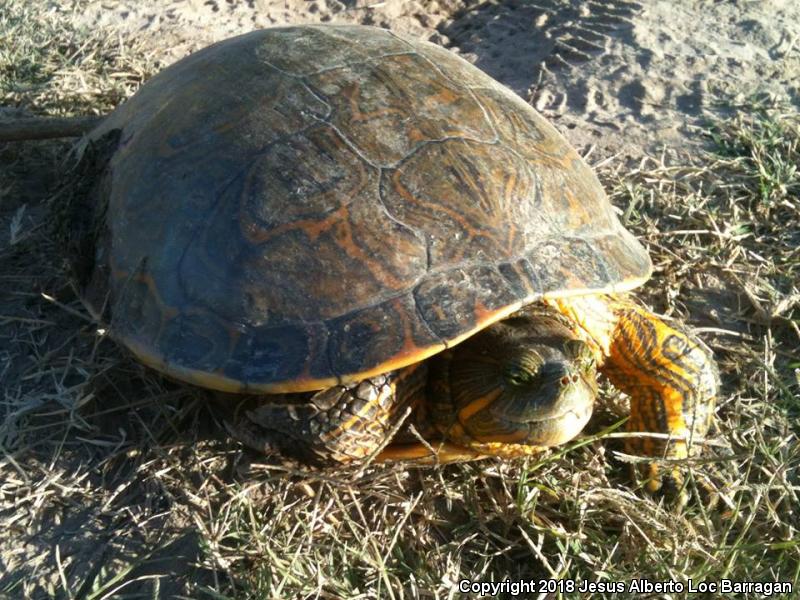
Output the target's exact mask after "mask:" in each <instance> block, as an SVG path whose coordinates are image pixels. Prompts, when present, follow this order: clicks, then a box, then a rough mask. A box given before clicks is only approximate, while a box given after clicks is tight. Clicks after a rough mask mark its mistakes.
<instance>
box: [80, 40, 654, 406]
mask: <svg viewBox="0 0 800 600" xmlns="http://www.w3.org/2000/svg"><path fill="white" fill-rule="evenodd" d="M112 132H113V133H115V134H116V135H117V136H118V139H119V142H118V144H117V146H116V149H115V150H114V152H113V155H112V156H111V157H110V159H109V160H108V163H107V166H106V169H105V171H104V175H103V176H102V177H101V178H100V181H99V183H98V184H97V185H96V186H95V196H96V197H99V199H100V202H99V205H102V207H103V210H102V212H101V213H100V214H101V215H102V220H103V223H102V233H101V234H99V235H98V236H97V238H96V241H97V245H96V248H95V249H94V250H93V251H92V252H93V257H92V263H93V265H94V267H93V273H92V274H91V276H90V277H89V278H87V281H86V285H85V289H84V300H85V301H86V303H87V304H88V305H89V306H90V309H91V310H92V311H93V312H94V313H95V314H97V315H100V314H102V315H103V316H104V318H107V319H108V320H109V331H110V333H111V335H112V336H113V337H114V338H115V339H117V340H119V341H120V342H122V343H123V344H124V345H125V346H127V347H128V348H130V349H131V350H132V351H133V352H134V353H135V354H136V355H137V356H138V357H139V358H140V359H142V360H143V361H145V362H147V363H148V364H151V365H152V366H155V367H156V368H158V369H160V370H162V371H163V372H165V373H167V374H169V375H171V376H174V377H177V378H179V379H183V380H186V381H189V382H192V383H196V384H200V385H203V386H206V387H209V388H214V389H221V390H226V391H258V392H265V393H271V392H286V391H306V390H314V389H321V388H324V387H327V386H330V385H335V384H336V383H341V382H346V381H352V380H356V379H359V378H363V377H367V376H372V375H376V374H379V373H382V372H386V371H389V370H392V369H395V368H399V367H402V366H405V365H409V364H412V363H414V362H416V361H419V360H422V359H424V358H426V357H428V356H430V355H432V354H434V353H436V352H438V351H440V350H442V349H443V348H445V347H447V346H450V345H453V344H455V343H457V342H459V341H460V340H462V339H465V338H466V337H468V336H470V335H472V334H473V333H475V332H476V331H478V330H480V329H482V328H484V327H486V326H487V325H489V324H490V323H492V322H494V321H497V320H498V319H501V318H503V317H504V316H506V315H508V314H510V313H511V312H513V311H514V310H516V309H517V308H519V307H520V306H522V305H525V304H527V303H530V302H532V301H534V300H536V299H540V298H542V297H560V296H568V295H574V294H589V293H598V292H611V291H622V290H627V289H630V288H633V287H635V286H638V285H639V284H641V283H642V282H643V281H645V280H646V279H647V277H648V276H649V274H650V270H651V263H650V260H649V258H648V255H647V253H646V252H645V250H644V249H643V248H642V246H641V245H640V244H639V243H638V242H637V241H636V240H635V238H634V237H633V236H632V235H631V234H630V233H628V232H627V231H626V230H625V229H624V228H623V227H622V225H621V224H620V222H619V221H618V219H617V217H616V216H615V214H614V211H613V209H612V206H611V205H610V203H609V201H608V199H607V198H606V196H605V194H604V192H603V190H602V188H601V186H600V184H599V182H598V180H597V178H596V177H595V175H594V174H593V173H592V171H591V170H590V169H589V167H588V166H587V165H586V164H585V163H584V162H583V160H581V158H580V157H579V156H578V154H577V153H576V152H575V151H574V150H573V149H572V148H571V147H570V146H569V144H568V143H567V142H566V141H565V140H564V138H563V137H562V136H561V135H559V133H558V132H557V131H556V130H555V129H554V128H553V127H552V126H551V125H549V124H548V123H547V122H546V121H545V120H544V119H543V118H542V117H541V116H540V115H539V114H538V113H537V112H536V111H535V110H534V109H533V108H531V107H530V106H529V105H528V104H527V103H526V102H524V101H523V100H521V99H520V98H519V97H518V96H516V95H515V94H514V93H513V92H511V91H510V90H508V89H507V88H505V87H504V86H502V85H500V84H499V83H497V82H496V81H494V80H493V79H492V78H490V77H489V76H488V75H486V74H484V73H483V72H482V71H480V70H479V69H477V68H476V67H474V66H472V65H470V64H469V63H468V62H466V61H464V60H462V59H461V58H459V57H457V56H455V55H454V54H452V53H450V52H449V51H447V50H444V49H442V48H440V47H438V46H435V45H433V44H430V43H426V42H420V41H413V40H407V39H404V38H401V37H399V36H397V35H395V34H393V33H391V32H389V31H386V30H382V29H377V28H371V27H361V26H330V25H328V26H301V27H282V28H273V29H266V30H261V31H254V32H252V33H248V34H246V35H242V36H239V37H235V38H231V39H228V40H225V41H222V42H220V43H217V44H215V45H213V46H210V47H208V48H205V49H204V50H201V51H198V52H196V53H195V54H192V55H191V56H189V57H187V58H185V59H183V60H181V61H179V62H177V63H175V64H174V65H172V66H171V67H169V68H167V69H165V70H164V71H162V72H161V73H160V74H158V75H156V76H155V77H153V78H152V79H151V80H150V81H148V82H147V83H146V84H145V85H143V86H142V87H141V89H140V90H139V91H138V92H137V93H136V94H135V95H134V96H133V97H132V98H130V99H129V100H128V101H127V102H125V103H124V104H123V105H122V106H120V107H119V108H118V109H117V110H116V111H115V112H114V113H112V115H110V116H109V117H108V118H107V119H106V120H105V121H104V122H103V124H102V125H101V126H100V127H99V128H98V129H96V130H95V131H93V132H92V134H90V136H89V139H90V140H95V141H96V140H99V139H100V138H101V137H102V136H104V135H106V134H109V133H112Z"/></svg>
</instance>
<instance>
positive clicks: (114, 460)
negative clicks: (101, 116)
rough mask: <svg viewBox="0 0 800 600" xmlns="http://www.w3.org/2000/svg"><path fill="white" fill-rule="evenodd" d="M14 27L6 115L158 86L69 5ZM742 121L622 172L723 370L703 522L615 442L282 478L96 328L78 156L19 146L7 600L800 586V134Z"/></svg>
mask: <svg viewBox="0 0 800 600" xmlns="http://www.w3.org/2000/svg"><path fill="white" fill-rule="evenodd" d="M5 6H6V7H7V9H6V11H5V12H4V13H3V15H2V17H0V35H7V34H8V33H9V32H11V33H13V35H14V39H15V41H16V43H15V44H14V46H13V47H8V46H4V47H3V49H2V50H0V93H2V95H3V103H4V105H6V106H9V105H15V106H16V105H20V106H22V107H24V108H25V109H26V110H29V111H31V112H37V113H38V112H49V113H53V114H56V113H60V114H70V113H84V112H90V111H98V112H102V111H104V110H106V109H107V108H108V107H109V106H111V105H113V104H115V103H116V102H117V101H118V100H119V99H120V98H121V97H123V96H125V95H126V94H128V93H129V92H130V91H131V90H132V88H133V87H135V84H136V83H137V82H138V81H140V80H141V79H142V78H144V77H145V76H146V75H147V74H148V73H150V72H152V68H153V67H154V63H153V62H152V60H151V59H150V58H149V57H148V56H147V55H144V54H137V52H138V51H134V50H132V49H131V46H129V45H128V44H129V41H125V42H124V43H122V42H119V43H118V42H117V41H115V40H116V38H115V37H114V36H109V35H108V34H107V33H105V32H89V31H80V30H75V29H74V28H72V27H70V26H69V23H70V19H69V18H68V17H69V16H70V14H71V13H70V10H73V9H70V8H65V7H70V6H72V5H70V4H68V3H67V2H63V1H62V2H61V3H57V4H53V5H50V4H48V5H47V7H48V8H46V9H45V7H44V5H42V6H39V3H35V4H34V3H25V2H22V1H21V0H13V1H11V2H8V1H7V2H6V4H5ZM51 6H55V7H56V8H50V7H51ZM59 7H60V8H59ZM78 8H79V6H78ZM55 10H58V11H60V12H53V11H55ZM75 10H77V8H76V9H75ZM34 18H36V19H38V20H39V23H40V24H39V25H38V26H33V25H32V24H31V22H32V20H33V19H34ZM120 48H125V50H124V51H122V50H120ZM735 112H736V115H737V116H735V117H734V118H732V119H729V120H726V121H721V122H719V123H717V124H716V125H715V126H714V127H713V128H711V129H709V132H708V136H709V142H710V144H712V147H713V148H715V152H714V153H709V154H703V155H698V156H695V157H693V158H692V159H691V160H686V161H683V162H682V163H681V164H679V165H676V164H671V165H666V164H664V161H662V160H659V159H654V158H645V159H643V160H642V162H641V164H640V166H639V167H638V168H636V169H633V170H631V169H626V170H624V171H623V170H618V171H616V172H614V171H612V170H610V167H609V166H608V165H605V166H602V168H601V172H602V174H603V176H604V179H605V182H606V184H607V188H608V189H611V190H613V200H614V202H615V204H616V205H617V206H619V207H621V208H622V210H623V211H624V213H625V220H626V222H627V225H628V226H629V227H630V228H631V229H632V230H633V231H635V232H636V233H637V234H638V235H639V236H640V237H641V238H642V239H643V240H644V241H645V242H646V243H647V244H648V245H649V248H650V251H651V253H652V256H653V259H654V262H655V264H656V266H657V272H656V276H655V278H654V280H653V281H652V282H651V283H650V284H649V285H648V286H647V287H646V288H645V289H644V290H643V293H642V295H643V297H644V298H645V299H646V300H648V301H649V302H651V303H652V304H653V305H654V306H655V307H656V309H657V310H660V311H662V312H664V313H665V314H668V315H672V316H675V317H678V318H680V319H681V320H684V321H686V322H688V323H690V324H691V325H693V326H695V327H697V328H698V330H699V331H700V333H701V335H702V337H703V338H704V339H705V340H706V342H707V343H708V344H709V345H710V346H711V347H712V348H713V350H714V351H715V353H716V355H717V358H718V360H719V364H720V367H721V371H722V380H723V386H724V387H723V394H722V398H721V401H720V406H719V411H718V419H717V428H716V431H715V432H714V439H713V441H714V445H713V446H712V447H711V448H710V450H709V454H708V455H709V457H710V458H711V459H712V461H711V462H710V463H708V464H698V465H696V467H695V468H694V473H695V475H696V477H695V479H697V480H698V481H699V480H701V479H702V480H704V481H705V483H704V486H703V488H706V487H710V488H711V489H712V490H713V489H715V490H716V493H715V494H714V495H715V496H716V500H717V504H716V506H715V507H713V508H706V504H705V503H704V502H701V501H698V497H703V496H704V494H698V495H697V497H695V498H694V499H693V501H692V502H690V504H689V505H688V506H687V507H686V508H685V509H684V510H683V511H681V512H680V513H676V511H674V510H673V509H671V508H670V507H668V506H662V505H661V504H659V503H657V502H656V501H654V500H653V499H651V498H649V497H646V496H645V495H644V494H642V493H640V492H638V491H637V490H636V489H635V488H634V487H633V486H632V485H631V483H630V482H629V481H628V480H627V476H626V469H625V466H624V463H622V462H621V461H620V460H618V459H617V458H616V451H617V450H619V448H620V446H619V444H618V443H617V440H614V439H605V440H600V439H597V438H598V437H602V436H598V435H592V436H590V437H586V438H584V439H582V440H579V441H578V442H576V443H573V444H571V445H570V446H569V447H568V448H564V449H561V450H559V451H558V452H554V453H552V454H549V455H546V456H543V457H541V459H540V460H527V461H523V462H519V463H514V464H508V463H502V462H498V461H486V462H482V463H476V464H469V465H457V466H450V467H446V468H431V469H408V468H402V467H392V468H384V467H372V468H370V469H368V470H367V471H366V473H364V474H363V475H362V476H360V477H358V478H355V475H356V474H355V473H354V472H349V471H344V472H336V473H328V474H301V473H291V472H287V471H286V470H285V469H283V468H280V467H277V466H274V465H265V464H262V463H260V462H258V461H259V459H258V458H256V457H254V456H252V455H250V454H247V453H244V452H243V451H242V450H241V449H240V448H239V447H238V446H237V445H236V444H235V443H233V442H231V441H229V440H228V439H227V438H226V437H225V436H224V435H223V433H222V432H223V429H222V428H221V425H220V423H219V421H218V417H217V415H216V414H215V413H214V411H213V409H212V408H211V407H210V405H209V404H208V402H207V398H206V397H205V395H204V394H202V393H198V392H197V391H195V390H192V389H190V388H188V387H186V386H179V385H176V384H172V383H169V382H167V381H165V380H163V379H161V378H160V377H158V376H157V375H155V374H154V373H152V372H151V371H149V370H147V369H145V368H144V367H141V366H140V365H138V364H136V363H135V362H133V361H132V360H130V359H129V358H128V357H127V356H126V355H125V354H124V353H122V352H121V351H120V350H119V349H118V348H116V347H115V346H114V345H113V344H112V343H111V342H109V341H108V340H106V339H104V338H103V336H102V334H100V333H99V332H98V331H97V328H96V327H95V326H94V325H93V324H92V323H91V322H90V321H89V320H88V319H87V317H86V315H85V313H84V311H83V309H82V308H81V306H80V304H79V303H78V302H77V300H76V298H75V296H74V294H73V293H72V291H71V289H70V287H69V286H68V284H67V282H66V279H65V278H64V276H63V274H62V270H61V266H62V257H61V254H60V252H59V250H58V248H56V247H55V245H54V244H53V243H52V242H51V240H50V238H49V234H48V231H49V229H48V227H47V219H48V216H47V215H48V213H47V210H46V206H45V205H46V201H47V198H48V197H49V196H51V195H52V192H53V191H54V189H55V182H56V181H57V177H58V175H59V172H60V171H59V170H60V168H61V167H60V157H61V156H62V155H63V153H64V151H65V150H66V146H65V145H64V144H60V143H30V144H17V145H7V146H5V147H2V146H0V164H2V165H3V168H2V171H0V190H2V192H3V197H2V198H3V199H2V206H0V323H1V324H2V328H1V329H0V389H2V394H3V395H2V398H0V402H1V404H0V530H1V531H3V535H2V536H0V597H2V596H7V597H9V598H46V597H52V596H59V597H65V598H108V597H165V598H166V597H172V596H175V595H182V596H184V597H192V598H197V597H209V598H265V597H276V598H277V597H323V598H338V597H353V598H358V597H364V598H372V597H387V598H405V597H411V598H414V597H423V598H431V597H442V598H446V597H453V596H458V594H457V593H455V588H454V586H456V585H457V584H458V582H459V581H460V580H461V579H464V578H467V579H472V580H487V581H488V580H492V579H493V580H501V579H505V578H511V579H530V578H534V579H539V578H549V577H554V578H570V579H586V580H591V581H629V580H631V579H633V578H638V577H644V578H647V579H650V580H679V581H686V580H687V579H688V578H692V579H694V580H695V581H697V580H703V579H704V580H717V579H720V578H723V577H727V578H732V579H738V580H749V581H754V580H756V581H758V580H760V581H779V580H783V581H791V582H793V583H794V587H795V589H797V587H798V585H800V543H799V542H798V539H800V536H799V535H798V529H800V515H798V506H800V501H799V499H798V494H799V493H800V476H799V473H800V471H799V470H798V467H799V466H800V444H798V435H799V434H800V431H798V426H797V423H798V416H799V415H800V400H798V397H800V376H798V372H799V371H798V370H799V369H800V351H798V347H800V329H799V328H798V324H799V323H800V290H798V283H797V282H798V281H800V250H798V248H800V200H798V195H800V176H799V175H798V171H797V169H798V163H799V162H800V159H799V158H798V156H799V152H800V146H799V145H800V129H799V128H800V121H799V120H798V118H797V117H796V115H785V114H781V113H780V112H779V111H778V110H777V109H774V108H773V109H767V108H764V107H763V106H761V107H759V106H756V107H740V108H739V109H738V110H737V111H735ZM621 403H622V399H620V398H618V397H616V396H615V395H614V394H612V393H609V394H608V402H607V404H606V406H604V407H602V408H601V410H599V411H598V414H597V415H596V417H595V419H594V420H593V422H592V423H591V426H590V429H589V431H590V432H591V433H594V434H597V433H602V432H603V431H605V430H607V429H613V426H614V425H615V424H617V423H618V422H619V420H620V415H619V411H617V410H616V409H615V407H616V406H617V405H619V404H621ZM701 475H702V476H703V477H701ZM565 596H566V597H572V596H573V595H570V594H566V595H565ZM595 597H598V598H600V597H610V595H603V594H598V595H596V596H595ZM654 597H658V596H654ZM672 597H676V596H672ZM677 597H680V596H679V595H678V596H677Z"/></svg>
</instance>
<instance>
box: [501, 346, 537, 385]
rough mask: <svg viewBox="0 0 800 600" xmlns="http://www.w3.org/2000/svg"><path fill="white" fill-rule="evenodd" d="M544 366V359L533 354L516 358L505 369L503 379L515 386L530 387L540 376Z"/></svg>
mask: <svg viewBox="0 0 800 600" xmlns="http://www.w3.org/2000/svg"><path fill="white" fill-rule="evenodd" d="M542 364H543V363H542V359H541V358H540V357H539V355H538V354H535V353H533V352H530V353H527V354H525V355H522V356H519V357H516V359H515V360H512V361H510V362H509V363H508V364H507V365H506V366H505V369H503V379H505V380H506V381H507V382H508V383H510V384H511V385H513V386H525V385H529V384H530V383H532V382H533V381H534V380H535V379H536V377H537V376H538V375H539V370H540V369H541V367H542Z"/></svg>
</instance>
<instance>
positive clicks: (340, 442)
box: [227, 365, 426, 467]
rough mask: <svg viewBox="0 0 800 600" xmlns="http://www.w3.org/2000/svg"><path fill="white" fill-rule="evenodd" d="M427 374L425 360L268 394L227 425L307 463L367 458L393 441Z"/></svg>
mask: <svg viewBox="0 0 800 600" xmlns="http://www.w3.org/2000/svg"><path fill="white" fill-rule="evenodd" d="M425 377H426V374H425V367H424V365H414V366H412V367H408V368H405V369H401V370H399V371H393V372H391V373H386V374H385V375H380V376H378V377H372V378H371V379H365V380H364V381H361V382H357V383H353V384H348V385H341V386H334V387H331V388H328V389H325V390H321V391H319V392H317V393H315V394H286V395H284V396H281V397H269V396H265V397H264V399H263V400H259V404H258V405H257V406H256V407H255V408H252V409H251V410H244V411H242V413H243V414H242V415H241V416H240V417H239V418H237V419H235V420H234V422H232V423H228V424H227V426H228V429H229V431H230V432H231V434H232V435H233V436H234V437H235V438H236V439H238V440H239V441H241V442H242V443H243V444H244V445H245V446H247V447H249V448H251V449H253V450H255V451H257V452H260V453H262V454H267V455H271V454H277V455H280V456H282V457H284V458H289V459H293V460H296V461H299V462H301V463H303V464H306V465H311V466H318V467H323V466H332V465H336V464H347V463H351V462H354V461H358V460H364V459H366V458H367V457H369V456H370V455H371V454H373V453H375V452H377V451H378V450H379V449H380V448H381V447H382V446H383V445H384V444H385V443H386V442H387V441H388V439H387V438H388V437H389V436H390V435H391V434H392V432H393V431H395V430H396V429H397V427H398V426H399V425H400V424H401V421H402V420H403V419H404V418H405V417H406V416H407V415H408V412H409V411H408V408H413V406H414V405H415V404H416V403H418V402H419V400H420V399H421V397H422V394H423V392H424V386H425ZM250 401H252V398H251V399H248V400H247V401H246V402H250Z"/></svg>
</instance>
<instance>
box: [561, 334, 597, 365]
mask: <svg viewBox="0 0 800 600" xmlns="http://www.w3.org/2000/svg"><path fill="white" fill-rule="evenodd" d="M564 354H565V355H566V356H567V357H568V358H574V359H576V360H577V361H578V362H579V363H581V364H583V365H590V364H593V363H594V354H592V349H591V348H590V347H589V344H587V343H586V342H584V341H582V340H574V339H573V340H567V341H566V342H564Z"/></svg>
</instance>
